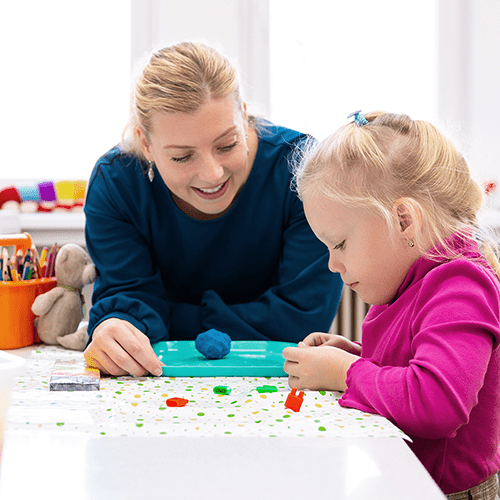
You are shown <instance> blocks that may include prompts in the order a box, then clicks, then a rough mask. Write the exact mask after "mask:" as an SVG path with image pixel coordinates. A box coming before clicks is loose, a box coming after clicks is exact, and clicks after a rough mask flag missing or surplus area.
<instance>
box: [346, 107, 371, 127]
mask: <svg viewBox="0 0 500 500" xmlns="http://www.w3.org/2000/svg"><path fill="white" fill-rule="evenodd" d="M353 116H354V121H355V122H356V125H358V126H359V127H362V126H363V125H366V124H367V123H368V120H367V119H366V118H365V115H364V114H363V113H361V110H360V109H358V111H354V113H351V114H350V115H349V116H348V117H347V118H351V117H353Z"/></svg>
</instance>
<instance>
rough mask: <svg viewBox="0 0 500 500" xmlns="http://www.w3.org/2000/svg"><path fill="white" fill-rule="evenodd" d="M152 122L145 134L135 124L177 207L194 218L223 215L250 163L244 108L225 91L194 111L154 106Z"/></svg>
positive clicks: (243, 181) (146, 151)
mask: <svg viewBox="0 0 500 500" xmlns="http://www.w3.org/2000/svg"><path fill="white" fill-rule="evenodd" d="M152 124H153V127H152V133H151V135H150V137H149V140H147V139H146V137H145V136H144V134H143V133H141V131H140V130H139V136H140V139H141V146H142V149H143V152H144V154H145V156H146V158H147V159H148V160H150V161H153V162H154V163H155V164H156V167H157V168H158V171H159V173H160V175H161V176H162V178H163V180H164V182H165V184H166V185H167V187H168V188H169V190H170V191H171V193H172V196H173V198H174V200H175V202H176V203H177V205H178V206H179V208H180V209H181V210H183V211H184V212H185V213H187V214H188V215H190V216H192V217H194V218H202V219H203V218H206V217H204V216H205V215H208V216H220V215H222V214H223V213H224V212H225V211H226V210H228V209H229V207H230V206H231V204H232V203H233V201H234V200H235V198H236V196H237V195H238V193H239V191H240V190H241V188H242V187H243V185H244V184H245V182H246V180H247V178H248V175H249V173H250V170H251V167H252V165H251V160H250V157H249V148H248V145H247V142H248V141H247V135H246V134H247V132H248V118H247V114H246V110H243V111H242V110H241V108H240V107H239V106H238V105H237V104H236V102H235V99H234V98H233V97H232V96H229V97H225V98H221V99H211V100H209V101H207V102H206V103H205V104H204V105H203V106H202V107H201V108H200V109H199V110H198V111H196V112H195V113H192V114H187V113H180V114H167V113H160V112H158V113H157V114H156V115H154V116H153V121H152Z"/></svg>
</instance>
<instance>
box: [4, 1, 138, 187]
mask: <svg viewBox="0 0 500 500" xmlns="http://www.w3.org/2000/svg"><path fill="white" fill-rule="evenodd" d="M0 60H1V61H2V65H3V68H2V78H1V79H0V96H1V100H2V125H1V127H2V130H1V133H0V146H1V151H2V159H1V164H2V166H1V174H0V177H2V178H15V179H22V178H26V179H67V180H73V179H87V178H88V177H89V175H90V172H91V170H92V168H93V166H94V164H95V162H96V160H97V159H98V158H99V156H101V155H102V154H103V153H105V152H106V151H107V150H108V149H110V148H111V147H113V146H114V145H115V144H116V143H117V142H118V141H119V140H120V137H121V132H122V129H123V127H124V125H125V122H126V119H127V111H128V99H129V90H130V72H131V70H130V66H131V65H130V0H128V1H127V0H86V1H85V2H77V1H69V2H68V1H67V0H45V1H43V2H40V1H39V0H28V1H26V0H25V1H22V2H15V1H12V2H2V5H1V7H0Z"/></svg>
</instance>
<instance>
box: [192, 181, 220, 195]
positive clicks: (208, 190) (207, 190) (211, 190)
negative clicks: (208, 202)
mask: <svg viewBox="0 0 500 500" xmlns="http://www.w3.org/2000/svg"><path fill="white" fill-rule="evenodd" d="M226 182H227V181H226ZM226 182H223V183H222V184H219V185H218V186H216V187H214V188H195V189H197V190H198V191H201V192H202V193H205V194H214V193H217V192H218V191H220V190H221V189H222V188H223V187H224V184H226Z"/></svg>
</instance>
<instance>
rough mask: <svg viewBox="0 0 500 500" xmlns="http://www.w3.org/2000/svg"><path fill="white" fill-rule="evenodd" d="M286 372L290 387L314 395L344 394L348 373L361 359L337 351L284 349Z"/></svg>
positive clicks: (334, 348) (325, 348) (328, 347)
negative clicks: (317, 392) (337, 392)
mask: <svg viewBox="0 0 500 500" xmlns="http://www.w3.org/2000/svg"><path fill="white" fill-rule="evenodd" d="M283 357H284V358H285V360H286V361H285V366H284V370H285V372H286V373H288V375H289V377H288V385H289V386H290V387H296V388H297V389H310V390H312V391H319V390H327V391H345V390H346V388H347V386H346V377H347V370H348V369H349V367H350V366H351V365H352V364H353V363H354V362H355V361H357V360H358V359H359V356H356V355H354V354H351V353H350V352H347V351H344V350H342V349H339V348H337V347H332V346H330V345H321V346H319V347H307V345H304V346H303V347H285V349H283Z"/></svg>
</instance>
